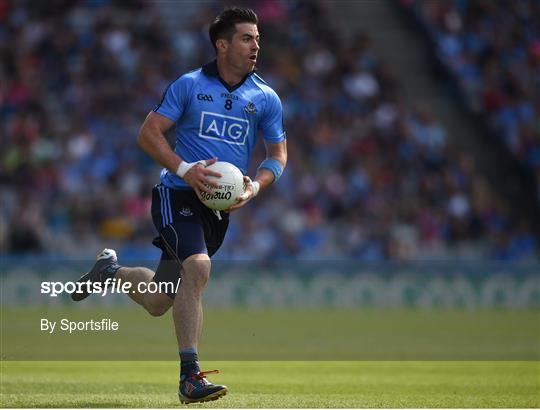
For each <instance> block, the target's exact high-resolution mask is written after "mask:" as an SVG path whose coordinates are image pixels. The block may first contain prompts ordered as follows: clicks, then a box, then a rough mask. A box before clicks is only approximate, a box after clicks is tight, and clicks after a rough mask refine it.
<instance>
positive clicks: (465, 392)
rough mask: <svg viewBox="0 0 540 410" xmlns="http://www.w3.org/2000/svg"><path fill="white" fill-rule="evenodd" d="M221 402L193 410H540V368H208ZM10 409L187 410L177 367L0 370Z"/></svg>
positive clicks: (12, 366)
mask: <svg viewBox="0 0 540 410" xmlns="http://www.w3.org/2000/svg"><path fill="white" fill-rule="evenodd" d="M203 365H204V369H207V370H209V369H213V368H219V369H220V370H221V372H222V373H221V374H219V375H214V376H213V377H212V378H211V380H212V381H214V382H218V383H225V384H227V385H228V386H229V389H230V392H229V394H228V395H227V396H225V397H224V398H223V399H221V400H219V401H216V402H210V403H205V404H200V405H190V406H191V407H195V408H199V407H200V408H206V407H225V408H272V407H315V408H324V407H343V408H358V407H394V408H400V407H454V408H455V407H473V408H475V407H476V408H478V407H490V408H499V407H505V408H509V407H529V408H531V407H533V408H534V407H540V395H539V393H540V386H539V374H540V373H539V371H540V367H539V362H537V361H536V362H493V361H491V362H429V361H424V362H345V361H340V362H305V361H304V362H294V361H291V362H285V361H282V362H269V361H265V362H254V361H230V362H205V363H203ZM1 366H2V367H1V375H2V379H1V398H2V400H1V405H2V407H160V408H161V407H183V406H182V405H180V403H179V402H178V399H177V396H176V383H177V372H178V368H177V366H178V365H177V363H175V362H163V361H154V362H143V361H139V362H104V361H100V362H90V361H87V362H59V361H55V362H53V361H51V362H16V361H4V362H2V364H1Z"/></svg>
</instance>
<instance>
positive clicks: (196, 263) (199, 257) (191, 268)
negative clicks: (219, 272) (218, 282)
mask: <svg viewBox="0 0 540 410" xmlns="http://www.w3.org/2000/svg"><path fill="white" fill-rule="evenodd" d="M182 268H183V273H182V280H183V281H184V282H190V283H193V284H195V285H196V286H204V285H206V282H208V279H209V278H210V268H211V262H210V257H209V256H208V255H207V254H204V253H200V254H196V255H191V256H190V257H188V258H186V259H185V260H184V262H183V263H182Z"/></svg>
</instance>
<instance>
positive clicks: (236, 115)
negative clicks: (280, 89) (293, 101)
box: [72, 7, 287, 403]
mask: <svg viewBox="0 0 540 410" xmlns="http://www.w3.org/2000/svg"><path fill="white" fill-rule="evenodd" d="M257 23H258V19H257V15H256V14H255V12H253V10H250V9H244V8H236V7H235V8H231V9H226V10H224V11H223V12H222V13H221V14H220V15H219V16H217V17H216V19H215V20H214V22H213V23H212V24H211V25H210V29H209V34H210V40H211V42H212V45H213V46H214V48H215V50H216V60H215V61H213V62H211V63H209V64H206V65H205V66H203V67H201V68H199V69H197V70H194V71H191V72H189V73H187V74H184V75H181V76H180V77H178V78H177V79H176V80H175V81H173V82H172V83H171V84H170V85H169V86H168V87H167V89H166V90H165V92H164V94H163V98H162V100H161V102H160V103H159V104H158V105H157V106H156V107H155V108H154V110H153V111H152V112H150V114H148V116H147V117H146V120H145V121H144V123H143V125H142V127H141V130H140V133H139V136H138V143H139V145H140V147H141V148H142V149H143V150H144V151H146V152H147V153H148V155H150V156H151V157H152V158H153V159H154V160H155V161H156V162H158V163H159V164H161V165H162V166H163V167H164V169H163V170H162V172H161V183H160V184H158V185H156V186H155V187H154V189H153V193H152V194H153V197H152V218H153V221H154V225H155V226H156V229H157V231H158V233H159V235H158V237H156V238H155V239H154V242H153V243H154V244H155V245H156V246H158V247H159V248H160V249H161V250H162V256H161V260H160V263H159V265H158V268H157V270H156V272H155V273H154V272H153V271H151V270H149V269H147V268H143V267H137V268H128V267H124V266H120V265H118V262H117V257H116V252H115V251H114V250H112V249H105V250H103V251H102V252H101V253H100V254H99V255H98V257H97V262H96V264H95V265H94V267H93V268H92V270H91V271H90V272H89V273H87V274H86V275H84V276H82V277H81V278H80V279H79V282H88V281H90V283H92V282H101V283H104V282H105V281H106V280H107V279H108V278H109V281H110V280H111V279H110V278H118V279H121V280H122V281H126V282H130V283H131V284H132V287H131V289H136V286H137V284H138V283H140V282H146V283H148V282H151V281H154V282H156V283H158V284H159V283H161V282H173V283H177V281H178V278H179V277H181V282H180V287H179V290H178V293H177V294H176V295H175V294H174V293H168V294H165V293H154V294H151V293H133V294H129V296H130V297H131V298H132V299H133V300H135V302H137V303H138V304H140V305H142V306H143V307H144V308H145V309H146V310H147V311H148V312H149V313H150V314H151V315H154V316H160V315H163V314H164V313H165V312H166V311H167V310H168V309H169V308H170V307H171V306H172V307H173V319H174V325H175V330H176V336H177V339H178V347H179V354H180V386H179V391H178V395H179V397H180V401H181V402H183V403H193V402H203V401H209V400H216V399H218V398H220V397H222V396H224V395H225V394H226V393H227V387H226V386H222V385H216V384H212V383H210V382H209V381H208V380H207V379H206V378H205V375H206V374H207V373H210V372H201V371H200V369H199V363H198V355H197V354H198V353H197V345H198V341H199V336H200V333H201V329H202V323H203V309H202V294H203V290H204V287H205V285H206V282H207V281H208V278H209V275H210V257H211V256H212V255H213V254H214V253H215V252H216V251H217V250H218V249H219V247H220V246H221V243H222V242H223V238H224V236H225V232H226V231H227V226H228V223H229V213H230V212H231V211H234V210H236V209H239V208H241V207H243V206H244V205H245V204H246V203H247V202H249V201H250V200H251V199H252V198H254V197H256V196H257V194H258V193H259V191H261V190H262V189H264V188H266V187H268V186H269V185H270V184H272V183H273V182H275V181H277V180H278V178H279V177H280V175H281V173H282V172H283V169H284V167H285V164H286V162H287V148H286V139H285V132H284V130H283V114H282V107H281V102H280V100H279V98H278V96H277V94H276V93H275V92H274V91H273V90H272V89H271V88H270V87H269V86H268V85H267V84H266V83H265V82H264V81H263V80H262V79H261V78H260V77H259V76H258V75H257V74H255V72H254V69H255V63H256V62H257V56H258V53H259V49H260V47H259V32H258V29H257ZM174 124H176V146H175V149H174V151H173V150H171V148H170V147H169V145H168V144H167V141H166V139H165V136H164V134H165V132H166V131H167V130H168V129H169V128H171V127H172V126H173V125H174ZM258 130H260V131H261V133H262V135H263V138H264V143H265V147H266V159H265V160H264V161H262V163H261V164H260V165H259V167H258V170H257V174H256V176H255V179H254V180H253V181H252V180H251V179H250V178H249V177H247V176H245V177H244V180H245V183H246V187H247V188H246V192H245V193H244V194H243V195H242V196H241V197H239V198H238V199H237V202H236V204H235V205H233V206H231V208H229V209H228V210H227V211H224V212H219V211H212V210H211V209H209V208H206V207H205V206H204V205H203V204H202V203H201V202H200V200H199V199H200V197H201V192H203V191H204V192H208V193H210V194H211V193H212V188H213V187H216V184H215V183H213V182H212V181H211V180H210V179H209V178H208V177H209V176H216V177H219V176H221V175H220V174H218V173H216V172H212V171H210V170H209V169H207V168H206V166H208V165H210V164H213V163H214V162H216V161H217V159H218V158H219V160H221V161H227V162H231V163H233V164H234V165H236V166H237V167H238V168H239V169H240V170H241V171H242V172H243V173H244V174H245V173H246V172H247V169H248V163H249V160H250V155H251V152H252V150H253V148H254V146H255V142H256V133H257V131H258ZM89 289H90V288H88V289H87V290H86V291H84V292H81V293H73V294H72V298H73V299H74V300H82V299H84V298H86V297H87V296H88V295H89V292H90V290H89ZM213 372H216V371H213Z"/></svg>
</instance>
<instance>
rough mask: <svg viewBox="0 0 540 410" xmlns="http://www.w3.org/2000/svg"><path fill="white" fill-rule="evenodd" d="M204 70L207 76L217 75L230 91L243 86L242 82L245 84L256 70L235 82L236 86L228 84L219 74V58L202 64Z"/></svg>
mask: <svg viewBox="0 0 540 410" xmlns="http://www.w3.org/2000/svg"><path fill="white" fill-rule="evenodd" d="M202 71H203V73H204V74H206V75H207V76H210V77H216V78H217V79H218V80H219V82H220V83H221V84H223V86H224V87H225V88H226V89H227V91H229V92H230V93H232V92H233V91H234V90H237V89H238V88H240V87H241V86H242V84H244V82H245V81H246V80H247V79H248V77H249V76H250V75H251V74H253V73H254V72H255V70H253V71H252V72H250V73H247V74H246V75H245V76H244V78H242V81H240V82H239V83H238V84H235V85H234V86H232V87H231V86H230V85H229V84H227V83H226V82H225V80H223V78H221V77H220V76H219V71H218V67H217V60H214V61H211V62H210V63H208V64H205V65H203V66H202Z"/></svg>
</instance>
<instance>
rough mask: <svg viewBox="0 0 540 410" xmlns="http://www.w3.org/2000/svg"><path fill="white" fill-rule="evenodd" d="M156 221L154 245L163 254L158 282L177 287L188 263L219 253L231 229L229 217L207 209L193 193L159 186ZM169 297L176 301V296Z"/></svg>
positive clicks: (154, 195) (154, 204) (154, 200)
mask: <svg viewBox="0 0 540 410" xmlns="http://www.w3.org/2000/svg"><path fill="white" fill-rule="evenodd" d="M218 215H219V216H218ZM152 220H153V222H154V226H155V227H156V230H157V231H158V234H159V235H158V236H157V237H156V238H155V239H154V240H153V242H152V243H153V244H154V245H155V246H157V247H158V248H160V249H161V250H162V253H161V260H160V262H159V265H158V268H157V269H156V274H155V276H154V281H155V282H157V283H160V282H173V283H175V284H176V283H177V281H178V278H179V277H180V270H181V267H182V261H183V260H184V259H186V258H188V257H189V256H191V255H195V254H197V253H206V254H207V255H208V256H212V255H213V254H214V253H216V252H217V250H218V249H219V247H220V246H221V244H222V243H223V239H224V238H225V233H226V232H227V227H228V226H229V213H228V212H223V211H221V212H219V213H218V212H217V211H213V210H212V209H210V208H207V207H206V206H204V205H203V203H202V202H201V201H200V200H199V198H198V197H197V195H196V194H195V192H194V191H193V190H191V189H185V190H180V189H171V188H167V187H166V186H164V185H163V184H158V185H156V186H155V187H154V189H153V190H152ZM168 295H169V296H170V297H171V298H173V299H174V296H175V295H174V294H171V293H168Z"/></svg>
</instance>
